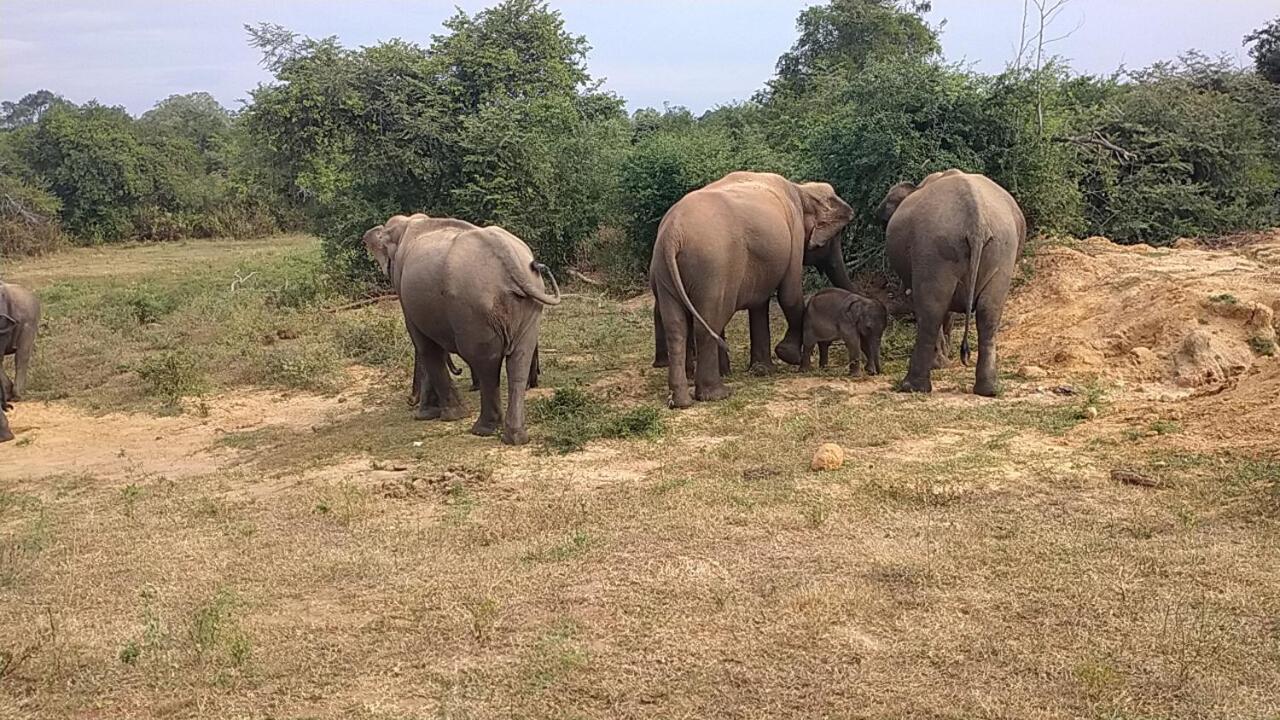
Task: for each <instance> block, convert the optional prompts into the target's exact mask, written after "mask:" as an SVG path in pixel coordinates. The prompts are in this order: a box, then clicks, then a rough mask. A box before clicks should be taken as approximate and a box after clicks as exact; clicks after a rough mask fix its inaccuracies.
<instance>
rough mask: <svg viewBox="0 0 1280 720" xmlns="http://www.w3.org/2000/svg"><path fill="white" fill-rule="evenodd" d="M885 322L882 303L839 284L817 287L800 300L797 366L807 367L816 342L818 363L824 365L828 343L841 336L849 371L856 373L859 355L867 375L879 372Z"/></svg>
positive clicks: (825, 363) (887, 315) (802, 368)
mask: <svg viewBox="0 0 1280 720" xmlns="http://www.w3.org/2000/svg"><path fill="white" fill-rule="evenodd" d="M888 325H889V311H888V310H887V309H885V306H884V304H883V303H881V302H880V301H879V300H875V299H873V298H869V297H863V296H862V295H858V294H857V293H851V292H849V291H848V290H842V289H840V288H827V289H825V290H819V291H818V292H816V293H814V294H813V297H811V298H809V300H808V301H807V302H806V303H805V304H804V336H803V340H802V341H801V342H802V344H801V347H800V369H801V370H808V369H809V362H810V359H811V358H812V356H813V346H814V345H817V346H818V367H821V368H825V367H826V366H827V350H828V349H829V348H830V347H831V343H832V342H834V341H836V340H843V341H844V344H845V347H847V348H848V350H849V374H850V375H860V374H861V373H862V368H860V367H858V360H859V357H861V358H863V359H865V363H866V369H867V374H868V375H879V374H880V339H881V338H882V337H883V336H884V329H885V328H886V327H888Z"/></svg>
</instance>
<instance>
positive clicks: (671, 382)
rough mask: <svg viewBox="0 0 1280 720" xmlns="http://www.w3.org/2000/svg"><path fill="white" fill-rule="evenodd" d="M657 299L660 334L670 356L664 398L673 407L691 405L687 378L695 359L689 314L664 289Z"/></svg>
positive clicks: (691, 398) (690, 373) (668, 356)
mask: <svg viewBox="0 0 1280 720" xmlns="http://www.w3.org/2000/svg"><path fill="white" fill-rule="evenodd" d="M658 303H659V304H660V305H661V306H662V309H663V313H662V327H663V330H664V332H663V337H664V338H665V340H666V345H667V358H668V360H669V362H668V363H667V388H668V390H670V392H671V397H670V398H669V399H668V400H667V404H668V405H669V406H670V407H673V408H687V407H690V406H692V405H693V396H692V395H691V394H690V393H689V378H690V376H691V375H692V374H693V373H692V370H693V360H694V353H693V352H692V332H691V328H690V327H689V315H688V313H687V312H686V311H685V309H684V307H683V306H682V305H681V303H680V301H679V300H676V299H675V298H672V297H668V296H667V295H666V294H665V293H663V294H662V295H660V296H659V297H658ZM656 316H657V315H656V311H655V317H656Z"/></svg>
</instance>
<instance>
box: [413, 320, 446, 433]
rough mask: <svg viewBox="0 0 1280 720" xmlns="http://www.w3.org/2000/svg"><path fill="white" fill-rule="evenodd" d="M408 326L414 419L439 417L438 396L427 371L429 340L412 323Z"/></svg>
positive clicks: (434, 418)
mask: <svg viewBox="0 0 1280 720" xmlns="http://www.w3.org/2000/svg"><path fill="white" fill-rule="evenodd" d="M406 325H407V327H408V328H409V339H410V340H412V341H413V381H414V391H415V392H414V402H415V408H414V411H413V419H414V420H436V419H438V418H439V417H440V397H439V394H438V393H437V392H436V391H435V387H434V386H433V385H432V383H431V374H430V373H428V372H427V360H426V357H427V344H428V343H431V340H429V339H427V336H425V335H423V334H422V333H420V332H418V330H417V328H415V327H413V325H409V324H408V323H406Z"/></svg>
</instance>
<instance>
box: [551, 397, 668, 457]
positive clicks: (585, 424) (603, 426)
mask: <svg viewBox="0 0 1280 720" xmlns="http://www.w3.org/2000/svg"><path fill="white" fill-rule="evenodd" d="M529 417H530V419H532V420H533V421H534V422H535V423H538V424H539V425H541V426H542V428H543V438H542V441H543V443H544V445H545V446H546V448H547V449H548V450H551V451H553V452H558V453H568V452H574V451H577V450H581V449H582V448H583V447H585V446H586V444H587V443H589V442H591V441H592V440H597V439H601V438H617V439H628V438H640V439H648V440H652V439H655V438H657V437H659V436H661V434H662V430H663V423H662V412H661V411H659V410H657V409H655V408H651V407H637V408H632V409H629V410H619V409H617V408H615V407H613V406H612V405H611V404H610V403H609V402H607V401H605V400H604V399H603V398H599V397H594V396H592V395H590V394H588V393H587V392H586V391H584V390H581V389H578V388H559V389H557V390H556V391H555V394H554V395H552V396H551V397H549V398H545V399H539V400H535V401H533V402H532V403H530V404H529Z"/></svg>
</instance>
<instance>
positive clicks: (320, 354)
mask: <svg viewBox="0 0 1280 720" xmlns="http://www.w3.org/2000/svg"><path fill="white" fill-rule="evenodd" d="M340 371H341V362H340V359H339V357H338V353H337V352H336V351H335V350H334V348H333V346H332V345H331V344H330V343H327V342H322V341H317V340H301V341H298V342H295V343H290V344H287V345H277V346H275V347H272V348H270V349H269V350H268V352H267V355H266V360H265V381H266V382H267V383H269V384H272V385H277V386H280V387H284V388H290V389H294V390H334V389H336V388H337V387H338V384H339V383H338V378H337V375H338V374H339V372H340Z"/></svg>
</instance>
